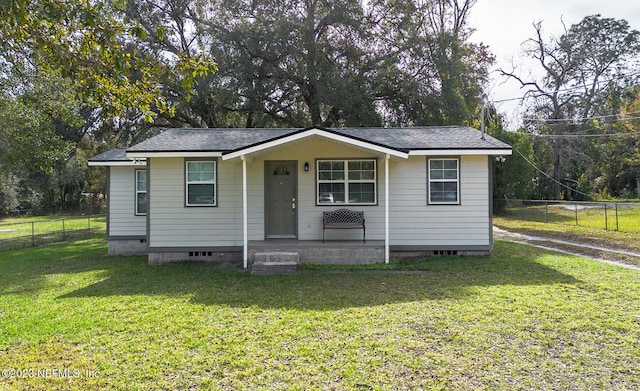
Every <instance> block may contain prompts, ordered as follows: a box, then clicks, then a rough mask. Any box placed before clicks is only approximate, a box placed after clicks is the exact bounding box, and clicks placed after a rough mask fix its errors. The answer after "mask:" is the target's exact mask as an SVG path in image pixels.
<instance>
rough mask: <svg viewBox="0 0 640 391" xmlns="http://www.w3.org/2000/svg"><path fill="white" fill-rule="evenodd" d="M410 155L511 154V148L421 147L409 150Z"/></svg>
mask: <svg viewBox="0 0 640 391" xmlns="http://www.w3.org/2000/svg"><path fill="white" fill-rule="evenodd" d="M409 155H410V156H469V155H488V156H509V155H511V150H510V149H420V150H415V151H410V152H409Z"/></svg>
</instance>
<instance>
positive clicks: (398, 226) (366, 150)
mask: <svg viewBox="0 0 640 391" xmlns="http://www.w3.org/2000/svg"><path fill="white" fill-rule="evenodd" d="M506 155H511V146H509V145H507V144H505V143H503V142H501V141H499V140H497V139H495V138H492V137H491V136H488V135H484V134H482V133H481V132H480V131H478V130H476V129H473V128H470V127H465V126H435V127H413V128H331V129H327V128H321V127H311V128H304V129H291V128H287V129H272V128H269V129H186V128H184V129H169V130H167V131H165V132H163V133H161V134H159V135H157V136H155V137H152V138H150V139H148V140H146V141H143V142H141V143H139V144H137V145H134V146H132V147H130V148H127V149H114V150H110V151H107V152H105V153H102V154H100V155H98V156H95V157H93V158H91V159H90V160H89V165H93V166H106V167H107V169H108V170H107V175H108V225H107V239H108V242H109V253H110V254H131V253H145V254H148V257H149V263H150V264H162V263H168V262H179V261H198V262H213V263H220V264H229V263H231V264H237V265H242V266H243V267H245V268H247V267H248V266H250V265H251V264H252V263H253V259H254V255H255V254H256V253H257V252H265V251H267V252H276V251H286V252H289V253H295V254H296V258H297V259H299V262H301V263H373V262H388V261H389V259H390V257H391V256H423V255H438V254H486V253H488V252H489V251H490V250H491V248H492V245H493V237H492V207H491V205H492V165H493V163H494V161H495V160H496V159H495V158H497V157H500V156H506ZM339 209H348V210H351V211H358V212H363V216H364V222H358V224H356V225H357V228H364V226H365V225H366V243H364V242H363V237H364V234H365V232H364V229H326V230H325V229H324V228H325V227H324V226H323V212H333V211H336V210H339ZM360 225H362V227H360ZM352 228H356V227H355V226H354V227H352ZM323 238H324V239H325V240H324V243H323Z"/></svg>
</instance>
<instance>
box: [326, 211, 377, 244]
mask: <svg viewBox="0 0 640 391" xmlns="http://www.w3.org/2000/svg"><path fill="white" fill-rule="evenodd" d="M360 228H362V242H363V243H367V240H366V228H365V226H364V212H359V211H355V210H349V209H338V210H334V211H331V212H322V243H324V230H325V229H360Z"/></svg>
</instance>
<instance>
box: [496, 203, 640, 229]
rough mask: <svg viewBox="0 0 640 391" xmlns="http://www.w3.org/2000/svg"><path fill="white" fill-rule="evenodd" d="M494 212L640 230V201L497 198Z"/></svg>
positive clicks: (592, 225) (538, 219) (501, 214)
mask: <svg viewBox="0 0 640 391" xmlns="http://www.w3.org/2000/svg"><path fill="white" fill-rule="evenodd" d="M496 201H497V202H496V204H495V207H494V211H495V214H496V216H505V217H510V218H517V219H521V220H526V221H535V222H541V223H549V224H569V225H578V226H583V227H591V228H601V229H605V230H611V231H621V232H640V203H636V202H591V201H547V200H506V199H505V200H496Z"/></svg>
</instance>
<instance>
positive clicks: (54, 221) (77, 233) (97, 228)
mask: <svg viewBox="0 0 640 391" xmlns="http://www.w3.org/2000/svg"><path fill="white" fill-rule="evenodd" d="M105 228H106V219H105V217H104V216H101V215H91V216H36V217H15V218H6V219H3V220H1V221H0V251H6V250H15V249H19V248H24V247H32V246H39V245H42V244H47V243H52V242H59V241H62V240H66V239H77V238H80V237H87V236H88V235H89V234H90V233H91V232H104V231H105Z"/></svg>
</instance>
